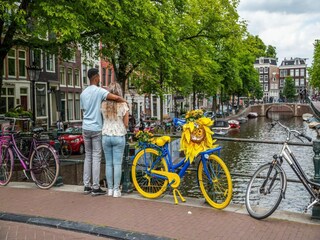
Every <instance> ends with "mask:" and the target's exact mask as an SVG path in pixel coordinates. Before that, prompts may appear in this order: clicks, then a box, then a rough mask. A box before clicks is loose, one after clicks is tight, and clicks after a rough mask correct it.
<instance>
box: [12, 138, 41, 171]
mask: <svg viewBox="0 0 320 240" xmlns="http://www.w3.org/2000/svg"><path fill="white" fill-rule="evenodd" d="M36 146H37V141H36V140H35V139H34V138H32V142H31V144H30V152H29V156H28V157H27V156H25V155H23V154H22V153H21V151H20V150H19V148H18V146H17V143H16V140H15V137H14V133H11V134H10V140H9V147H10V148H11V149H12V150H13V153H14V154H15V156H17V157H18V159H19V161H20V163H21V165H22V167H23V168H24V170H28V171H30V170H31V169H29V167H28V165H27V163H28V162H29V157H30V154H31V152H32V150H34V149H35V148H36Z"/></svg>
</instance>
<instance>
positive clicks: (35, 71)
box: [26, 63, 41, 127]
mask: <svg viewBox="0 0 320 240" xmlns="http://www.w3.org/2000/svg"><path fill="white" fill-rule="evenodd" d="M26 68H27V72H28V76H29V80H30V83H31V91H32V126H33V127H34V126H35V124H36V92H35V83H36V81H38V80H39V76H40V72H41V68H40V67H38V66H37V65H36V64H35V63H33V64H32V65H31V66H29V67H26Z"/></svg>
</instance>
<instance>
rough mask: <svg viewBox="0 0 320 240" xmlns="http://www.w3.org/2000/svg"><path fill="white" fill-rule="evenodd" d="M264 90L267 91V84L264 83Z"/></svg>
mask: <svg viewBox="0 0 320 240" xmlns="http://www.w3.org/2000/svg"><path fill="white" fill-rule="evenodd" d="M264 91H265V92H268V84H265V85H264Z"/></svg>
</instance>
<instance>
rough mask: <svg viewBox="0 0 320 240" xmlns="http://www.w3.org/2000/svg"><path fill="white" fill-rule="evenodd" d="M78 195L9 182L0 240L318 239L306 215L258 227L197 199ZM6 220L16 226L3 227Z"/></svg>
mask: <svg viewBox="0 0 320 240" xmlns="http://www.w3.org/2000/svg"><path fill="white" fill-rule="evenodd" d="M82 190H83V188H82V186H70V185H66V186H63V187H55V188H52V189H50V190H41V189H38V188H37V187H36V186H35V185H34V184H33V183H14V182H12V183H10V184H9V185H8V186H6V187H1V188H0V196H1V198H0V199H1V204H0V239H17V240H20V239H46V240H47V239H101V238H100V237H97V236H105V237H107V238H110V239H111V238H116V239H219V240H220V239H222V240H224V239H230V240H231V239H232V240H233V239H237V240H238V239H245V240H248V239H273V240H278V239H293V240H295V239H306V240H309V239H310V240H311V239H314V240H319V239H320V221H319V220H311V219H310V213H307V214H296V213H295V214H294V213H287V212H281V211H277V212H276V213H274V214H273V215H272V217H270V218H268V219H266V220H262V221H258V220H255V219H253V218H251V217H249V216H248V215H247V213H246V211H245V209H244V208H243V207H241V206H240V207H239V206H228V207H227V208H226V209H224V210H216V209H213V208H211V207H209V206H207V205H206V204H204V201H203V200H199V199H192V198H187V202H186V203H180V204H179V205H175V204H174V203H173V198H172V196H170V195H166V196H165V197H164V198H161V199H158V200H149V199H144V198H141V197H140V196H139V195H138V194H135V193H131V194H124V196H123V197H121V198H112V197H107V196H97V197H92V196H90V195H89V196H88V195H83V194H82ZM10 219H11V220H13V221H18V222H20V223H17V222H16V223H14V222H8V221H3V220H10ZM22 223H31V224H35V225H40V226H35V225H29V224H22ZM10 225H11V227H10ZM8 226H9V227H8ZM45 226H51V227H53V228H48V227H45ZM8 229H9V230H8ZM24 229H25V230H24ZM62 229H64V230H62ZM65 229H70V230H71V229H72V230H74V231H77V232H71V231H65ZM22 231H25V232H28V231H29V232H31V235H30V237H28V236H29V235H28V236H27V235H25V236H26V237H22V238H15V237H12V238H6V236H10V234H13V233H15V234H16V235H18V236H23V234H22V235H19V234H20V233H21V232H22ZM56 231H59V233H56ZM79 232H82V233H79ZM84 233H91V234H93V235H86V234H84ZM100 233H102V235H99V234H100ZM5 234H7V235H5ZM41 234H42V235H41ZM72 234H77V236H76V235H74V236H73V235H72ZM16 235H15V236H16ZM32 236H36V237H32ZM42 236H50V237H43V238H41V237H42Z"/></svg>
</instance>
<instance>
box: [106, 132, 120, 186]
mask: <svg viewBox="0 0 320 240" xmlns="http://www.w3.org/2000/svg"><path fill="white" fill-rule="evenodd" d="M125 143H126V138H125V136H108V135H103V136H102V148H103V151H104V156H105V159H106V178H107V184H108V189H114V190H119V186H120V181H121V174H122V159H123V153H124V148H125Z"/></svg>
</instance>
